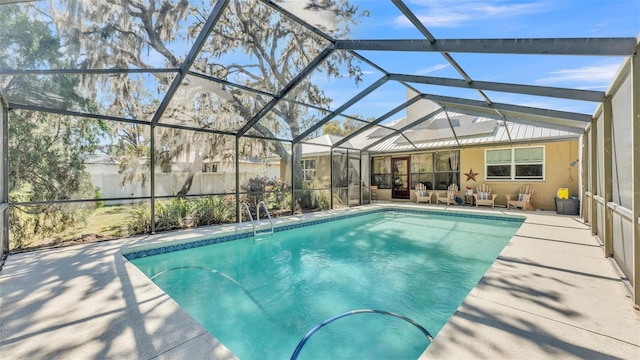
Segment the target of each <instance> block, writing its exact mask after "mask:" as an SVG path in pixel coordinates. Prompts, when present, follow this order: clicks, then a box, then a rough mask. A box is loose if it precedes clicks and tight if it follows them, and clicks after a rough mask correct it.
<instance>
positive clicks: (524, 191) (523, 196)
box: [505, 185, 536, 210]
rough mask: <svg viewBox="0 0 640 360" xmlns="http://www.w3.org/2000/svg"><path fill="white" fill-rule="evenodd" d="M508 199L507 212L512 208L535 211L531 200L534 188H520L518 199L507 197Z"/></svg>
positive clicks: (528, 186)
mask: <svg viewBox="0 0 640 360" xmlns="http://www.w3.org/2000/svg"><path fill="white" fill-rule="evenodd" d="M505 196H506V197H507V210H508V209H510V208H511V207H512V206H513V207H516V208H521V209H522V210H527V209H531V210H535V209H536V208H535V207H533V205H532V204H531V198H532V197H533V186H531V185H525V186H523V187H521V188H520V192H519V193H518V197H517V199H511V195H509V194H508V195H505Z"/></svg>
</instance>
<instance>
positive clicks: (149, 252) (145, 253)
mask: <svg viewBox="0 0 640 360" xmlns="http://www.w3.org/2000/svg"><path fill="white" fill-rule="evenodd" d="M382 212H398V213H405V214H420V215H440V216H451V217H461V218H474V219H484V220H501V221H512V222H519V223H523V222H524V221H525V217H524V216H517V215H516V216H514V215H489V214H474V213H467V212H457V211H455V212H454V211H439V210H427V209H425V210H423V209H400V208H382V209H375V210H367V211H362V212H357V213H353V214H344V215H337V216H331V217H328V218H326V219H319V220H309V221H304V222H300V223H296V224H289V225H281V226H278V227H276V228H274V232H281V231H287V230H291V229H297V228H301V227H306V226H312V225H317V224H324V223H328V222H332V221H338V220H344V219H348V218H352V217H356V216H363V215H369V214H376V213H382ZM250 237H253V233H252V232H249V231H247V232H243V233H239V234H232V235H224V236H219V237H213V238H210V239H205V240H195V241H192V242H186V243H181V244H170V245H166V246H159V247H154V248H150V249H145V250H139V251H132V252H129V253H123V254H122V255H123V256H124V257H125V258H126V259H127V260H134V259H140V258H144V257H149V256H154V255H159V254H166V253H170V252H174V251H180V250H185V249H192V248H197V247H201V246H207V245H213V244H218V243H222V242H227V241H233V240H240V239H246V238H250Z"/></svg>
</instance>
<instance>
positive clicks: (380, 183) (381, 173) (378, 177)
mask: <svg viewBox="0 0 640 360" xmlns="http://www.w3.org/2000/svg"><path fill="white" fill-rule="evenodd" d="M371 162H372V166H371V168H372V169H371V185H373V186H377V187H378V189H391V157H390V156H383V157H374V158H372V161H371Z"/></svg>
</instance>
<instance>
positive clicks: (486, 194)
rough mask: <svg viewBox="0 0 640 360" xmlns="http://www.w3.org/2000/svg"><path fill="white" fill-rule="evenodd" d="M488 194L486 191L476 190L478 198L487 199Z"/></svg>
mask: <svg viewBox="0 0 640 360" xmlns="http://www.w3.org/2000/svg"><path fill="white" fill-rule="evenodd" d="M489 195H491V194H490V193H489V192H488V191H478V200H489V197H490V196H489Z"/></svg>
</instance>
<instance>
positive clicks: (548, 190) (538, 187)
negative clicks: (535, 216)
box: [377, 141, 580, 210]
mask: <svg viewBox="0 0 640 360" xmlns="http://www.w3.org/2000/svg"><path fill="white" fill-rule="evenodd" d="M538 145H540V146H544V147H545V170H544V171H545V180H542V181H510V180H508V181H507V180H500V181H497V180H493V181H486V180H485V169H484V151H485V149H499V148H509V147H508V146H490V147H486V146H485V147H477V148H465V149H462V150H460V187H461V191H460V194H461V195H463V194H464V190H465V187H466V186H471V187H472V188H473V189H474V191H475V188H476V186H477V185H478V184H481V183H487V184H488V185H490V186H491V190H492V192H493V193H495V194H498V197H497V198H496V201H495V203H496V205H501V206H506V204H507V200H506V197H505V195H506V194H513V195H517V194H518V190H519V189H520V188H521V187H522V186H523V185H525V184H530V185H533V187H534V188H535V193H534V197H533V200H532V203H533V205H534V206H535V207H536V208H538V209H543V210H555V202H554V198H555V196H556V193H557V191H558V188H561V187H562V188H568V189H569V195H570V196H578V195H579V194H578V177H579V173H578V171H579V168H580V164H576V165H575V166H571V162H572V161H574V160H576V159H578V141H565V142H552V143H542V144H535V145H533V144H532V145H531V146H538ZM520 146H529V145H514V146H513V147H520ZM403 155H406V154H403ZM393 156H402V155H401V154H394V155H393ZM471 169H473V172H474V173H478V174H477V175H476V176H475V179H476V181H473V180H467V176H466V175H464V174H466V173H469V170H471ZM377 199H378V200H391V190H380V189H379V190H377ZM433 199H434V200H433V201H435V196H434V197H433ZM398 201H402V200H398ZM410 201H415V194H414V191H412V193H411V200H410Z"/></svg>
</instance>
